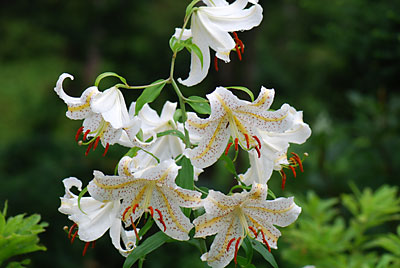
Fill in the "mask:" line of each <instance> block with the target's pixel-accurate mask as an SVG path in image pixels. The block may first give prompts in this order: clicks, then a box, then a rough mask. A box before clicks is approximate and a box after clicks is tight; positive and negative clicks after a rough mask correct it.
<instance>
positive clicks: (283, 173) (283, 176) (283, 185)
mask: <svg viewBox="0 0 400 268" xmlns="http://www.w3.org/2000/svg"><path fill="white" fill-rule="evenodd" d="M279 172H280V173H281V176H282V190H284V189H285V184H286V174H285V172H284V171H283V169H281V170H280V171H279Z"/></svg>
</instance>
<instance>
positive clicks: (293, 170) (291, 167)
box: [289, 166, 296, 178]
mask: <svg viewBox="0 0 400 268" xmlns="http://www.w3.org/2000/svg"><path fill="white" fill-rule="evenodd" d="M289 168H290V169H291V170H292V172H293V176H294V177H295V178H296V169H295V168H294V167H293V166H289Z"/></svg>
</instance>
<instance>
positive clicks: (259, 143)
mask: <svg viewBox="0 0 400 268" xmlns="http://www.w3.org/2000/svg"><path fill="white" fill-rule="evenodd" d="M253 138H254V139H255V140H256V141H257V143H258V147H259V148H260V149H261V141H260V139H259V138H258V137H257V136H253Z"/></svg>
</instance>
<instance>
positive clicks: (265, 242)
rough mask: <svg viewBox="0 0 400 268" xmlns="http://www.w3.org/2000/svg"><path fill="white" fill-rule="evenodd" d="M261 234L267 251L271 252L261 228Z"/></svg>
mask: <svg viewBox="0 0 400 268" xmlns="http://www.w3.org/2000/svg"><path fill="white" fill-rule="evenodd" d="M261 234H262V238H263V243H264V244H265V245H266V246H267V248H268V251H269V252H271V247H270V246H269V244H268V242H267V240H266V239H265V236H264V232H263V230H261Z"/></svg>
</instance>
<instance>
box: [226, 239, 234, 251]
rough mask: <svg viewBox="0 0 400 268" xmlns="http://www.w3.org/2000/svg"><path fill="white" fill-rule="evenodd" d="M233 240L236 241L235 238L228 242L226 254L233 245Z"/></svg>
mask: <svg viewBox="0 0 400 268" xmlns="http://www.w3.org/2000/svg"><path fill="white" fill-rule="evenodd" d="M235 240H236V238H232V239H231V240H230V241H229V243H228V246H227V247H226V252H228V251H229V248H230V247H231V245H232V243H233V242H234V241H235Z"/></svg>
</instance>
